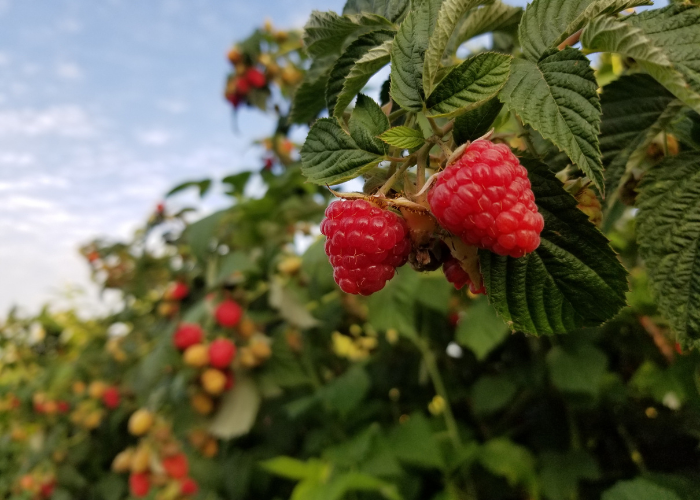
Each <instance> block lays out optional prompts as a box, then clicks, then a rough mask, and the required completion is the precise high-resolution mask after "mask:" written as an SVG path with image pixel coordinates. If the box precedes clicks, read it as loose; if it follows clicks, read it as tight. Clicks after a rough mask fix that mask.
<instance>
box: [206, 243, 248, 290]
mask: <svg viewBox="0 0 700 500" xmlns="http://www.w3.org/2000/svg"><path fill="white" fill-rule="evenodd" d="M253 269H255V262H254V261H253V260H251V258H250V254H249V252H244V251H242V250H236V251H234V252H231V253H229V254H227V255H224V256H222V257H221V258H220V259H219V269H218V273H217V278H216V283H215V284H222V283H224V282H225V281H226V280H228V279H231V278H239V279H240V278H241V277H242V275H243V273H246V272H248V271H251V270H253Z"/></svg>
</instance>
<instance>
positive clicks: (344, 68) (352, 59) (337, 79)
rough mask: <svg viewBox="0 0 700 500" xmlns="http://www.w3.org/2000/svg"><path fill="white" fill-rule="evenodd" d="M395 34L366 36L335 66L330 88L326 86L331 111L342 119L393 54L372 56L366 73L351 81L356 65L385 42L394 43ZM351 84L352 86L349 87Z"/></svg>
mask: <svg viewBox="0 0 700 500" xmlns="http://www.w3.org/2000/svg"><path fill="white" fill-rule="evenodd" d="M394 35H395V32H393V31H389V30H378V31H373V32H371V33H367V34H366V35H362V36H361V37H359V38H358V39H357V40H355V41H354V42H352V43H351V44H350V45H349V46H348V48H347V49H346V50H345V51H344V52H343V54H342V55H341V56H340V57H339V58H338V60H337V61H336V62H335V64H334V65H333V69H332V70H331V74H330V77H329V79H328V86H327V87H326V103H327V105H328V112H329V113H330V114H332V115H334V116H337V117H341V116H343V113H344V112H345V108H347V107H348V105H349V104H350V102H351V101H352V99H353V98H354V97H355V96H356V95H357V93H358V92H359V91H360V90H362V87H364V86H365V84H366V83H367V82H368V81H369V79H370V78H371V77H372V75H373V74H374V73H376V72H377V71H378V70H380V69H381V68H382V67H383V66H385V65H386V64H387V63H388V62H389V54H388V51H387V50H384V51H383V52H382V53H381V55H380V57H378V58H377V57H375V56H376V52H375V53H374V54H372V56H373V57H372V59H371V62H370V63H369V64H363V70H362V71H361V73H360V74H359V75H358V74H357V73H356V76H355V77H354V78H353V79H352V80H351V81H350V82H348V80H347V78H348V76H349V75H350V73H351V72H352V70H353V69H354V68H355V66H356V64H357V63H358V62H359V61H360V60H361V59H362V58H363V57H364V56H365V55H367V53H368V52H370V51H371V50H372V49H375V48H377V47H379V46H382V44H383V43H385V42H391V40H392V39H393V38H394ZM348 83H350V85H348Z"/></svg>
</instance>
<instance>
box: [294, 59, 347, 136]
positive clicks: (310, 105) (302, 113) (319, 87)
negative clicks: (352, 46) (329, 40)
mask: <svg viewBox="0 0 700 500" xmlns="http://www.w3.org/2000/svg"><path fill="white" fill-rule="evenodd" d="M335 60H336V57H335V56H332V55H331V56H326V57H323V58H320V59H316V60H314V62H313V63H312V64H311V68H309V70H308V71H307V72H306V74H305V75H304V79H303V80H302V81H301V83H300V84H299V87H298V88H297V89H296V91H295V92H294V96H293V97H292V108H291V110H290V112H289V122H290V123H308V122H310V121H311V120H313V119H314V118H316V117H317V116H318V114H319V113H320V112H321V111H323V109H324V108H325V107H326V99H325V95H326V85H327V84H328V77H329V76H330V74H331V69H332V68H333V64H334V63H335Z"/></svg>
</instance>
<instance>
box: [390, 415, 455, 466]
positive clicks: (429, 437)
mask: <svg viewBox="0 0 700 500" xmlns="http://www.w3.org/2000/svg"><path fill="white" fill-rule="evenodd" d="M389 445H390V447H391V449H392V450H393V452H394V454H395V455H396V458H398V459H399V460H400V461H401V462H404V463H407V464H410V465H415V466H417V467H424V468H436V469H442V468H444V466H445V460H444V458H443V456H442V453H441V451H440V447H439V446H438V441H437V439H436V438H435V435H434V434H433V430H432V429H431V427H430V422H428V420H427V419H426V418H425V417H424V416H423V415H421V414H420V413H414V414H412V415H411V417H410V418H409V419H408V421H407V422H404V423H403V424H400V425H399V426H398V427H395V428H394V430H393V431H392V433H391V435H390V436H389Z"/></svg>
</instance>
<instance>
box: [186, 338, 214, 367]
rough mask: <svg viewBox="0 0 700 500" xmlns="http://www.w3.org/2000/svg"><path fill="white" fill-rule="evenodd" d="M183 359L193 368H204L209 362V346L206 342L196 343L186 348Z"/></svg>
mask: <svg viewBox="0 0 700 500" xmlns="http://www.w3.org/2000/svg"><path fill="white" fill-rule="evenodd" d="M182 360H183V361H184V362H185V364H186V365H187V366H191V367H192V368H202V367H204V366H206V365H208V364H209V348H208V347H207V346H206V345H204V344H195V345H191V346H189V347H188V348H187V349H185V352H184V353H183V354H182Z"/></svg>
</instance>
